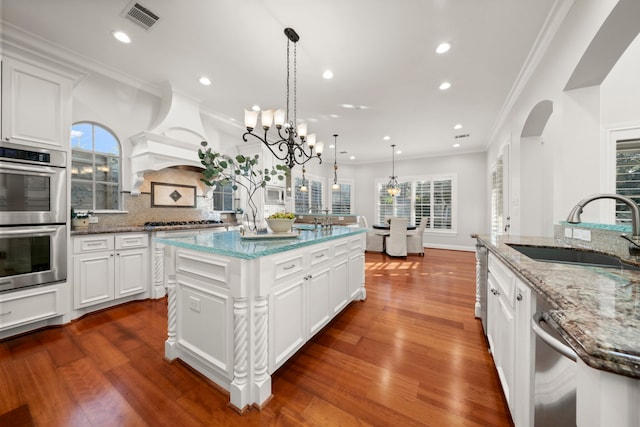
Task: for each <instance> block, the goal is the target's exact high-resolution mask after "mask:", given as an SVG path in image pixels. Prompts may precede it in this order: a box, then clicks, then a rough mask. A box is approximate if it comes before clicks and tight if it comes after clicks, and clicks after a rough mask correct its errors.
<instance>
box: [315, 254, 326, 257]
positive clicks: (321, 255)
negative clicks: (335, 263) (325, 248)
mask: <svg viewBox="0 0 640 427" xmlns="http://www.w3.org/2000/svg"><path fill="white" fill-rule="evenodd" d="M323 256H324V254H320V255H316V258H322V257H323Z"/></svg>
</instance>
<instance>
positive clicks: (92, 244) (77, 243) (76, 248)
mask: <svg viewBox="0 0 640 427" xmlns="http://www.w3.org/2000/svg"><path fill="white" fill-rule="evenodd" d="M113 247H114V245H113V235H112V234H96V235H95V236H84V237H75V238H74V239H73V253H74V254H82V253H86V252H95V251H108V250H113Z"/></svg>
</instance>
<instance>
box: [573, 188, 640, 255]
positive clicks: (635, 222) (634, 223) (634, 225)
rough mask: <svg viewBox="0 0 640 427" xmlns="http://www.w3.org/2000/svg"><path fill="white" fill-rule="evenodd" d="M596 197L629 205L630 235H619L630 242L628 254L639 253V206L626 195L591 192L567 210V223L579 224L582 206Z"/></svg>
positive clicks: (596, 198)
mask: <svg viewBox="0 0 640 427" xmlns="http://www.w3.org/2000/svg"><path fill="white" fill-rule="evenodd" d="M598 199H614V200H618V201H620V202H622V203H624V204H625V205H627V206H629V209H630V210H631V237H628V236H627V235H626V234H623V235H621V236H620V237H622V238H624V239H626V240H628V241H629V242H631V244H630V245H629V254H631V255H640V229H639V228H638V227H640V208H639V207H638V205H637V204H636V202H634V201H633V200H631V199H630V198H628V197H625V196H620V195H619V194H593V195H591V196H589V197H587V198H585V199H583V200H580V201H579V202H578V204H577V205H575V206H574V207H573V209H571V212H569V216H568V217H567V222H568V223H569V224H579V223H580V222H582V220H581V219H580V214H581V213H582V208H584V207H585V206H586V205H587V204H588V203H591V202H593V201H594V200H598Z"/></svg>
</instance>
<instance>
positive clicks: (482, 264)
mask: <svg viewBox="0 0 640 427" xmlns="http://www.w3.org/2000/svg"><path fill="white" fill-rule="evenodd" d="M486 281H487V248H486V247H484V246H483V245H481V244H480V243H476V305H475V316H476V317H477V318H480V317H481V311H482V302H483V297H486V295H482V290H483V289H485V292H486V283H483V282H486ZM485 309H486V307H485Z"/></svg>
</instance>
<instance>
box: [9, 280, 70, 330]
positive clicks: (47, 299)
mask: <svg viewBox="0 0 640 427" xmlns="http://www.w3.org/2000/svg"><path fill="white" fill-rule="evenodd" d="M58 311H59V305H58V289H57V288H55V289H40V290H38V291H36V292H33V293H27V294H25V293H17V294H5V295H3V298H2V300H1V301H0V331H2V330H5V329H9V328H13V327H15V326H20V325H24V324H27V323H32V322H37V321H39V320H44V319H48V318H50V317H55V316H58V315H59V313H58Z"/></svg>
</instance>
